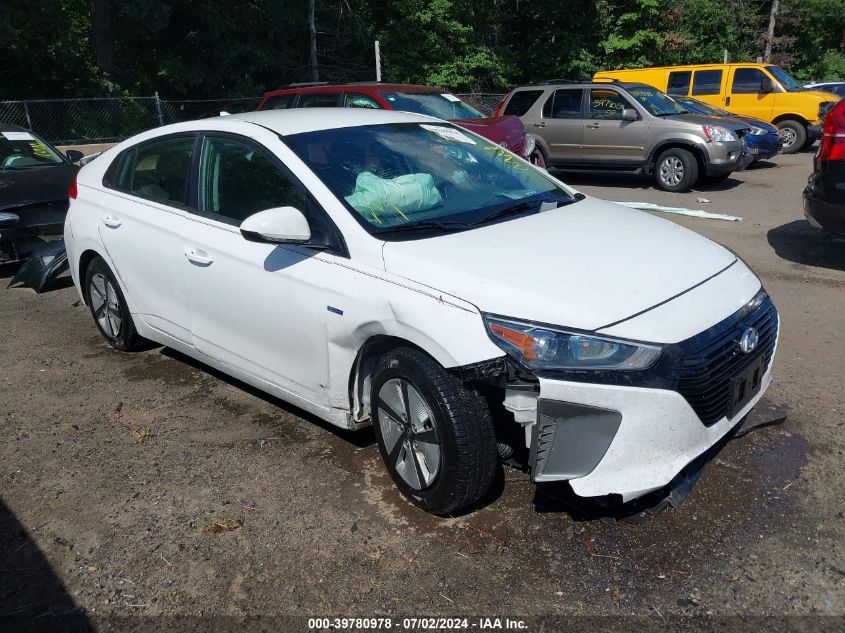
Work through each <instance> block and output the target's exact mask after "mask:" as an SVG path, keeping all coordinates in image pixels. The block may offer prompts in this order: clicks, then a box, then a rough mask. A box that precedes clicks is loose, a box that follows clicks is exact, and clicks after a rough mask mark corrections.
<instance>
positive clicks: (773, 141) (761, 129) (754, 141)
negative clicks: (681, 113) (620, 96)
mask: <svg viewBox="0 0 845 633" xmlns="http://www.w3.org/2000/svg"><path fill="white" fill-rule="evenodd" d="M672 98H673V99H674V100H675V101H677V102H678V103H679V104H681V105H682V106H683V107H685V108H686V109H687V110H689V111H690V112H693V113H695V114H703V115H706V116H716V117H722V118H729V119H734V120H739V121H744V122H745V123H747V124H748V125H750V126H751V134H746V135H745V143H746V145H748V149H749V151H750V152H751V153H752V154H754V160H755V161H757V160H762V159H766V158H771V157H772V156H775V155H776V154H779V153H780V151H781V149H783V142H782V141H781V138H780V133H779V132H778V129H777V128H776V127H775V126H774V125H772V124H771V123H766V122H765V121H761V120H760V119H754V118H752V117H747V116H739V115H737V114H734V113H733V112H728V111H727V110H722V109H721V108H717V107H715V106H712V105H710V104H709V103H704V102H703V101H699V100H698V99H692V98H690V97H672ZM755 150H756V151H755ZM752 162H753V161H752Z"/></svg>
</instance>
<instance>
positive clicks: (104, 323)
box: [84, 257, 147, 352]
mask: <svg viewBox="0 0 845 633" xmlns="http://www.w3.org/2000/svg"><path fill="white" fill-rule="evenodd" d="M84 288H85V299H86V301H87V303H88V307H89V308H90V310H91V316H92V317H94V323H95V324H96V325H97V329H98V330H100V334H102V335H103V338H104V339H106V340H107V341H108V342H109V345H111V346H112V347H114V348H115V349H119V350H121V351H124V352H128V351H132V350H136V349H142V348H143V347H145V346H146V344H147V340H146V339H144V338H142V337H141V336H140V335H139V334H138V332H137V331H136V330H135V324H134V323H133V322H132V315H131V314H130V313H129V307H128V306H127V305H126V299H125V298H124V297H123V293H122V292H121V290H120V285H119V284H118V283H117V279H116V278H115V276H114V273H113V272H112V271H111V269H110V268H109V266H108V264H106V262H105V261H104V260H103V259H102V258H101V257H96V258H94V259H93V260H92V261H91V263H90V264H88V268H87V270H86V271H85V286H84Z"/></svg>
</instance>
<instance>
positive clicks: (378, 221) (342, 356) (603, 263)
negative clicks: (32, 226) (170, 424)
mask: <svg viewBox="0 0 845 633" xmlns="http://www.w3.org/2000/svg"><path fill="white" fill-rule="evenodd" d="M71 197H72V200H71V204H70V209H69V212H68V216H67V221H66V225H65V241H66V244H67V249H68V256H69V261H70V269H71V274H72V276H73V279H74V282H75V284H76V286H77V288H78V289H79V293H80V296H81V298H82V300H83V301H84V302H85V304H86V305H87V306H88V308H89V309H90V311H91V314H92V317H93V320H94V323H95V325H96V327H97V328H98V329H99V331H100V333H101V334H102V336H103V337H104V338H105V339H106V340H107V341H108V342H109V343H110V344H111V345H113V346H114V347H115V348H117V349H121V350H130V349H133V348H136V347H138V346H141V345H143V344H144V339H149V340H152V341H155V342H157V343H160V344H162V345H166V346H168V347H171V348H173V349H176V350H178V351H180V352H182V353H184V354H186V355H188V356H190V357H192V358H195V359H198V360H199V361H201V362H203V363H207V364H208V365H210V366H212V367H215V368H217V369H218V370H220V371H222V372H224V373H226V374H229V375H231V376H234V377H235V378H237V379H240V380H242V381H243V382H245V383H248V384H250V385H253V386H254V387H256V388H258V389H261V390H263V391H265V392H267V393H270V394H273V395H275V396H277V397H279V398H281V399H283V400H286V401H287V402H290V403H293V404H294V405H296V406H298V407H300V408H302V409H304V410H306V411H308V412H310V413H312V414H314V415H316V416H317V417H319V418H322V419H323V420H326V421H328V422H330V423H332V424H335V425H337V426H339V427H342V428H345V429H358V428H362V427H364V426H367V425H369V424H372V425H373V427H374V431H375V437H376V440H377V443H378V448H379V451H380V453H381V455H382V457H383V459H384V463H385V465H386V468H387V471H388V472H389V473H390V475H391V477H392V479H393V481H394V482H395V484H396V486H397V487H398V488H399V490H400V491H401V492H402V493H403V494H404V495H405V496H406V497H407V498H408V499H410V500H411V501H412V502H413V503H415V504H416V505H418V506H420V507H421V508H424V509H425V510H428V511H430V512H433V513H435V514H439V515H449V514H453V513H456V512H459V511H461V510H465V509H466V508H468V507H472V506H474V505H475V504H477V503H478V502H479V501H480V500H481V499H483V498H484V497H485V495H486V494H487V493H488V491H489V489H490V487H491V484H492V482H493V481H494V477H495V475H496V472H497V470H498V468H499V467H500V466H499V464H500V462H501V461H502V460H503V459H508V460H511V461H516V462H517V463H521V464H522V465H523V466H524V467H525V468H526V469H527V470H529V471H530V473H531V477H532V479H533V480H534V481H535V482H538V483H540V484H545V483H546V482H562V483H561V484H560V485H563V486H567V487H569V488H570V489H571V492H572V493H573V495H575V496H576V497H579V498H583V499H585V500H586V499H592V500H611V501H613V502H618V503H619V504H620V505H624V504H627V503H629V502H632V501H633V500H636V499H640V498H642V497H644V496H646V495H649V494H651V493H653V494H662V493H664V492H666V491H668V490H670V489H671V487H672V485H673V481H674V480H675V479H676V478H677V477H678V476H679V474H681V473H682V471H684V469H685V468H687V467H689V465H690V464H691V463H692V462H694V461H695V460H697V459H699V458H701V457H702V456H705V457H706V456H707V455H708V454H709V452H710V451H712V450H713V448H714V447H717V446H718V445H719V443H720V442H721V441H722V440H724V438H726V437H728V436H729V435H730V433H731V432H732V431H734V430H735V429H736V428H737V427H738V425H739V424H741V422H742V421H743V420H744V418H745V417H746V416H747V415H748V413H749V412H750V411H751V409H752V408H753V407H754V405H755V404H756V403H757V402H758V401H759V400H760V398H761V397H762V395H763V393H764V392H765V390H766V389H767V387H768V386H769V383H770V382H771V376H772V361H773V358H774V354H775V348H776V345H777V338H778V332H779V326H778V315H777V311H776V309H775V306H774V305H773V303H772V301H771V299H770V298H769V296H768V295H767V294H766V292H765V291H764V289H763V288H762V287H761V283H760V280H759V279H758V278H757V276H755V274H754V273H753V272H752V271H751V270H750V269H749V268H748V266H746V264H745V263H744V262H743V261H742V260H741V259H740V258H739V257H737V256H736V255H735V254H734V253H732V252H731V251H729V250H727V249H725V248H723V247H721V246H719V245H717V244H715V243H713V242H711V241H709V240H707V239H705V238H703V237H701V236H699V235H697V234H696V233H694V232H692V231H690V230H688V229H685V228H682V227H680V226H677V225H676V224H673V223H672V222H669V221H666V220H663V219H660V218H656V217H654V216H651V215H649V214H647V213H644V212H641V211H635V210H632V209H628V208H624V207H621V206H619V205H615V204H612V203H608V202H603V201H601V200H597V199H594V198H590V197H587V196H585V195H583V194H581V193H579V192H577V191H575V190H573V189H572V188H570V187H568V186H567V185H565V184H564V183H562V182H560V181H559V180H557V179H555V178H554V177H552V176H551V175H549V174H547V173H546V172H545V171H543V170H540V169H537V168H536V167H534V166H532V165H531V164H529V163H528V162H526V161H525V160H523V159H521V158H520V157H518V156H516V155H515V154H512V153H511V152H509V151H507V150H505V149H503V148H502V147H499V146H497V145H495V144H492V143H490V142H489V141H488V140H486V139H484V138H482V137H480V136H478V135H476V134H473V133H472V132H469V131H467V130H464V129H461V128H459V127H456V126H454V125H452V124H450V123H448V122H446V121H442V120H439V119H435V118H431V117H427V116H422V115H417V114H410V113H403V112H392V111H375V110H356V109H334V110H330V111H329V110H324V109H319V108H314V109H294V110H285V111H267V112H254V113H247V114H238V115H231V116H225V117H220V118H215V119H205V120H201V121H193V122H187V123H179V124H175V125H169V126H165V127H161V128H158V129H156V130H153V131H150V132H145V133H143V134H141V135H138V136H136V137H133V138H131V139H129V140H127V141H124V142H123V143H121V144H119V145H117V146H116V147H114V148H112V149H110V150H108V151H106V152H104V153H103V154H102V155H101V156H100V157H99V158H98V159H97V160H96V161H94V162H92V163H90V164H89V165H87V166H85V167H84V168H83V169H82V170H81V171H80V173H79V175H78V180H77V182H76V183H75V184H74V185H73V186H72V187H71ZM233 422H234V421H233Z"/></svg>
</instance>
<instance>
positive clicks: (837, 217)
mask: <svg viewBox="0 0 845 633" xmlns="http://www.w3.org/2000/svg"><path fill="white" fill-rule="evenodd" d="M804 215H805V216H806V217H807V220H808V221H809V222H810V224H812V225H813V226H815V227H817V228H821V229H824V230H826V231H830V232H831V233H839V234H842V235H845V100H843V101H840V102H839V103H838V104H837V105H836V107H834V108H833V109H832V110H831V111H830V112H829V113H828V115H827V117H826V118H825V120H824V131H823V133H822V140H821V144H820V145H819V151H818V152H816V156H815V158H814V159H813V173H812V174H811V175H810V180H809V182H808V183H807V187H806V188H805V189H804Z"/></svg>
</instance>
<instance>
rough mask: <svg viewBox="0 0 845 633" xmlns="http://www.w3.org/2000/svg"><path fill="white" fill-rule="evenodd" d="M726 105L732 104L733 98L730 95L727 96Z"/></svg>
mask: <svg viewBox="0 0 845 633" xmlns="http://www.w3.org/2000/svg"><path fill="white" fill-rule="evenodd" d="M725 105H726V106H729V105H731V98H730V97H725Z"/></svg>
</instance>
